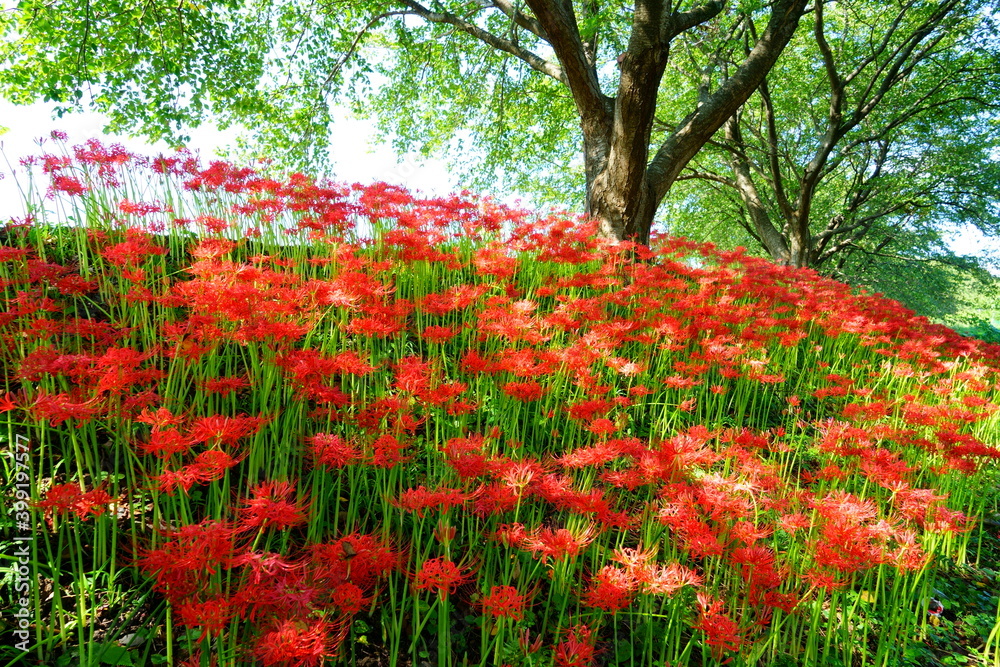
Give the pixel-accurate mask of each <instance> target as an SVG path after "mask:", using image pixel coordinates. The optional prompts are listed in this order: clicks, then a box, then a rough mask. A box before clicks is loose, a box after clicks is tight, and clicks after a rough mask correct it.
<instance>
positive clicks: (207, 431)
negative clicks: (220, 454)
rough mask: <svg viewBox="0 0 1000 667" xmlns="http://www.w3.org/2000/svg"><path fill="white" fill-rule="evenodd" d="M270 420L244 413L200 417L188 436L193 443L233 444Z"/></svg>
mask: <svg viewBox="0 0 1000 667" xmlns="http://www.w3.org/2000/svg"><path fill="white" fill-rule="evenodd" d="M268 421H269V420H268V419H267V418H265V417H249V416H247V415H243V414H240V415H236V416H235V417H227V416H225V415H209V416H207V417H198V418H196V419H195V420H194V422H193V423H192V424H191V428H190V433H189V435H188V437H189V438H190V440H191V442H192V443H198V442H220V443H224V444H233V443H235V442H236V441H237V440H240V439H241V438H245V437H247V436H248V435H252V434H254V433H256V432H257V431H259V430H260V429H261V427H262V426H264V425H265V424H267V422H268Z"/></svg>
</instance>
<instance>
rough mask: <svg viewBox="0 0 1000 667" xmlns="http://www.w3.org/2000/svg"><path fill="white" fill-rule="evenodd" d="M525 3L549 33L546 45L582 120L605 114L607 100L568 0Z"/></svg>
mask: <svg viewBox="0 0 1000 667" xmlns="http://www.w3.org/2000/svg"><path fill="white" fill-rule="evenodd" d="M527 3H528V6H529V7H530V8H531V11H532V12H534V14H535V17H536V18H537V19H538V22H539V24H540V25H541V26H542V28H543V30H545V34H546V35H548V36H549V44H551V45H552V49H553V50H554V51H555V52H556V57H557V58H559V62H560V63H561V64H562V75H563V76H562V78H560V81H562V82H563V83H565V84H566V85H567V86H569V89H570V91H571V92H572V93H573V100H574V101H575V102H576V106H577V110H578V111H579V112H580V116H581V117H582V118H583V119H584V121H586V120H587V119H588V118H593V117H594V116H604V115H607V114H608V113H609V112H610V107H609V104H608V103H609V101H610V100H609V99H608V98H607V97H606V96H605V95H604V94H603V93H602V92H601V86H600V82H599V81H598V80H597V74H596V72H594V70H593V67H591V65H590V63H589V62H587V54H586V52H585V50H584V48H583V39H582V38H581V37H580V28H579V26H578V25H577V23H576V14H575V13H574V11H573V2H572V0H527Z"/></svg>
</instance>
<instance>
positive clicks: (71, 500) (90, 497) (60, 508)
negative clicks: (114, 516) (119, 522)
mask: <svg viewBox="0 0 1000 667" xmlns="http://www.w3.org/2000/svg"><path fill="white" fill-rule="evenodd" d="M115 501H116V499H115V498H113V497H111V496H110V495H108V493H107V491H105V490H104V489H101V488H96V489H91V490H90V491H82V490H81V489H80V485H79V484H75V483H69V484H57V485H55V486H53V487H52V488H50V489H49V490H48V491H47V492H46V494H45V498H44V499H43V500H39V501H38V502H37V503H35V507H37V508H39V509H44V510H45V511H46V513H67V514H68V513H73V514H75V515H76V516H77V517H78V518H80V519H86V518H87V517H88V516H95V517H96V516H101V515H102V514H104V513H105V512H107V511H108V505H109V504H111V503H114V502H115Z"/></svg>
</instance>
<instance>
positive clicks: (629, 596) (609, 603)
mask: <svg viewBox="0 0 1000 667" xmlns="http://www.w3.org/2000/svg"><path fill="white" fill-rule="evenodd" d="M638 588H639V582H638V581H637V580H636V579H635V577H634V576H632V574H631V573H630V572H628V571H627V570H624V569H620V568H617V567H614V566H612V565H606V566H604V567H602V568H601V569H600V570H599V571H598V572H597V574H595V575H594V577H593V580H592V581H591V582H590V587H589V588H587V590H586V592H584V594H583V596H582V598H581V602H582V603H583V604H584V605H586V606H588V607H594V608H596V609H603V610H604V611H610V612H612V613H615V612H617V611H619V610H621V609H625V608H626V607H628V606H629V605H630V604H632V601H633V600H634V599H635V595H636V593H637V592H638Z"/></svg>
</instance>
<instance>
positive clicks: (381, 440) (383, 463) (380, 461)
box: [372, 434, 410, 468]
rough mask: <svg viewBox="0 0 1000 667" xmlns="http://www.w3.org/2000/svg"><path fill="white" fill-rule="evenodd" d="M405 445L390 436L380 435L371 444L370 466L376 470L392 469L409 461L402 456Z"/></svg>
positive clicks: (406, 457)
mask: <svg viewBox="0 0 1000 667" xmlns="http://www.w3.org/2000/svg"><path fill="white" fill-rule="evenodd" d="M405 447H406V443H405V442H402V441H400V440H399V438H397V437H395V436H392V435H388V434H386V435H382V436H379V437H378V438H375V441H374V442H373V443H372V465H373V466H375V467H376V468H392V467H395V466H397V465H399V464H400V463H403V462H405V461H408V460H409V458H410V457H409V456H406V455H404V454H403V449H404V448H405Z"/></svg>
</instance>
